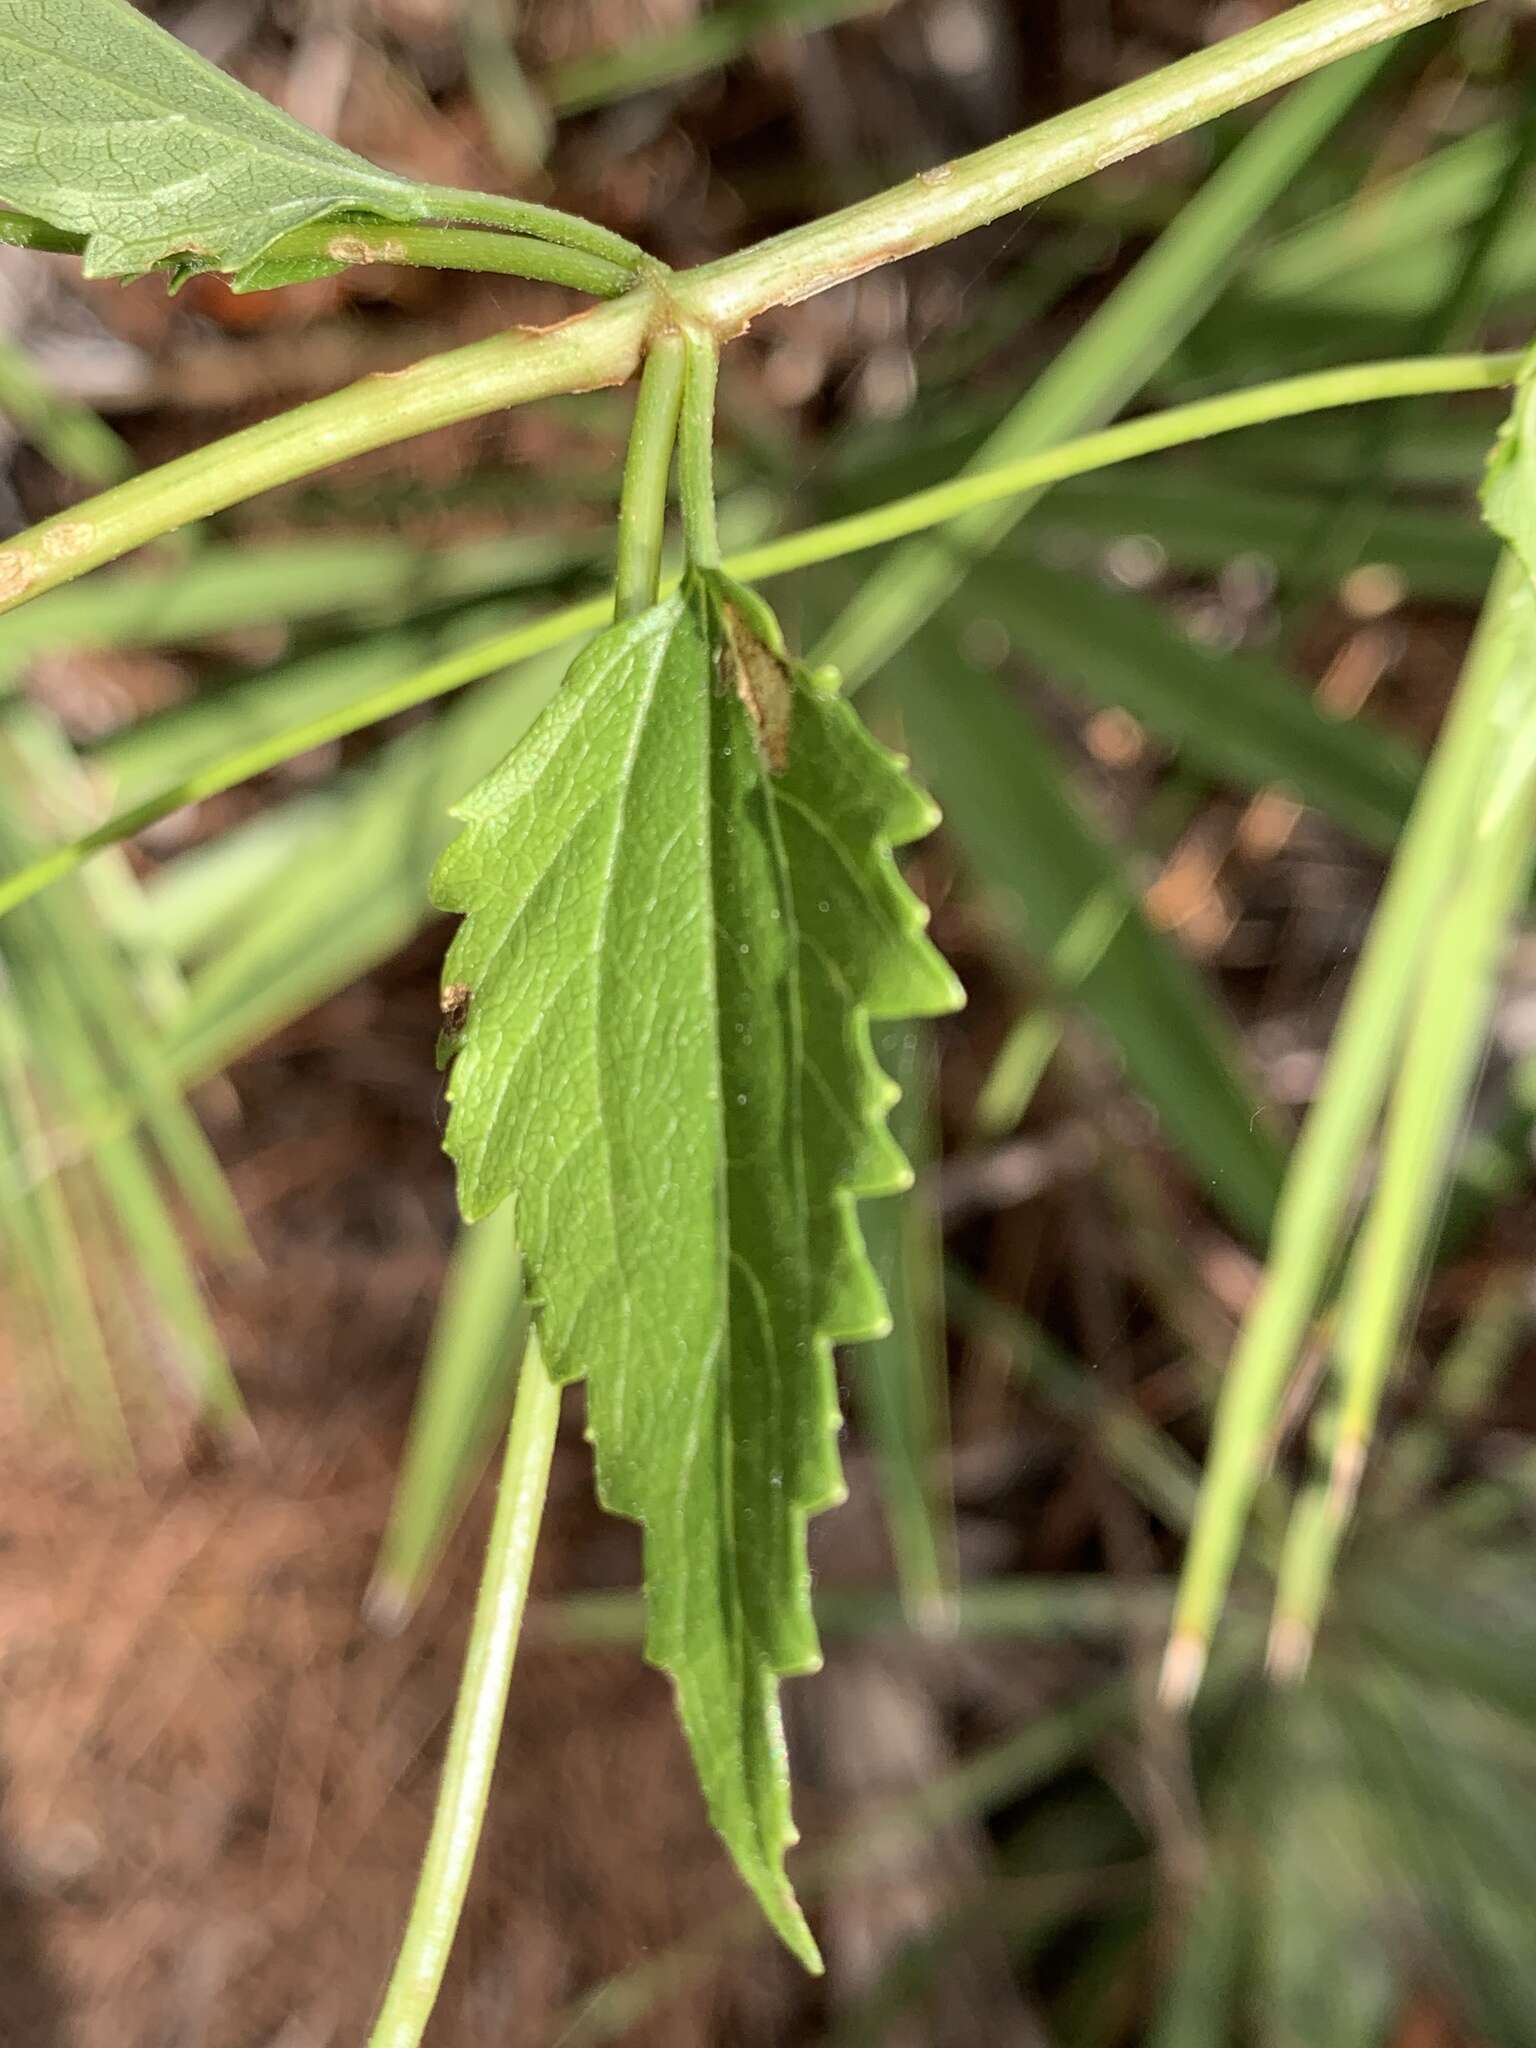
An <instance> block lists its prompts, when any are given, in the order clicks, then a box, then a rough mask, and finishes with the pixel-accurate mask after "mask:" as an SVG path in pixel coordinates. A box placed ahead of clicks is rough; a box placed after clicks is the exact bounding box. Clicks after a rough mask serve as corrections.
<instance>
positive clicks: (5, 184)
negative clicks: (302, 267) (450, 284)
mask: <svg viewBox="0 0 1536 2048" xmlns="http://www.w3.org/2000/svg"><path fill="white" fill-rule="evenodd" d="M0 195H3V196H4V197H5V198H6V199H7V200H9V201H10V202H11V204H12V205H14V206H20V207H24V208H25V209H26V210H27V211H29V212H31V213H35V214H37V215H38V216H39V218H41V219H42V220H45V221H48V222H49V223H50V224H51V225H52V226H54V227H59V228H67V229H70V230H71V231H73V232H74V233H77V234H84V235H86V236H87V237H88V240H87V242H86V245H85V255H84V267H85V272H86V275H87V276H88V277H132V276H136V275H137V274H138V273H140V272H141V271H145V270H148V269H150V268H151V267H152V266H153V265H154V264H156V263H159V262H161V261H163V260H164V259H166V258H167V257H184V258H188V259H190V263H189V265H185V266H183V267H184V268H187V267H190V268H192V269H214V270H229V271H234V272H236V273H239V272H241V271H243V270H245V269H246V267H247V266H248V265H252V264H254V263H255V262H256V260H257V258H258V257H260V256H261V254H262V252H263V250H265V249H267V248H268V247H270V245H271V244H272V243H273V242H275V241H276V240H277V239H278V237H279V236H280V235H283V234H285V233H287V232H288V230H289V229H291V228H297V227H302V226H303V225H304V224H305V223H306V222H307V221H313V220H320V219H322V218H324V217H326V216H330V215H336V214H340V213H353V214H359V213H360V214H365V215H368V216H370V217H372V218H375V219H383V220H393V221H415V220H423V219H426V218H429V217H430V215H431V212H432V195H431V194H430V193H429V192H427V191H426V190H425V189H424V188H422V187H419V186H415V185H413V184H411V183H410V182H409V181H408V180H407V179H404V178H398V177H394V176H392V175H391V174H390V173H389V172H388V171H381V170H378V169H376V168H375V166H374V165H372V164H370V163H365V162H364V160H363V159H362V158H361V157H358V156H354V155H353V154H352V152H351V151H350V150H346V149H342V148H340V147H339V146H338V145H337V144H336V143H334V142H329V141H327V140H326V138H325V137H324V136H322V135H316V134H314V133H312V132H311V131H310V130H309V129H307V128H304V127H301V126H300V124H299V123H298V122H297V121H293V120H290V119H289V117H288V116H287V115H286V114H284V113H282V112H280V111H279V109H278V108H276V107H274V106H271V105H269V104H268V102H267V101H266V100H264V99H261V98H259V97H258V96H257V94H255V93H253V92H250V91H248V90H247V89H246V87H245V86H243V85H239V84H237V83H236V81H235V80H234V79H232V78H228V77H226V76H225V75H224V73H223V72H220V71H216V70H215V69H214V68H213V66H212V65H210V64H207V63H205V62H204V61H203V59H202V58H201V57H199V56H197V55H196V54H195V52H193V51H192V50H189V49H188V48H186V46H185V45H184V44H182V43H179V42H177V41H176V39H175V37H174V36H170V35H167V34H166V32H165V31H164V29H161V28H157V27H156V26H155V24H154V23H153V22H151V21H149V20H147V19H146V18H145V17H144V16H143V15H142V14H140V13H139V12H138V10H137V9H136V8H134V7H131V6H129V5H128V4H127V0H0Z"/></svg>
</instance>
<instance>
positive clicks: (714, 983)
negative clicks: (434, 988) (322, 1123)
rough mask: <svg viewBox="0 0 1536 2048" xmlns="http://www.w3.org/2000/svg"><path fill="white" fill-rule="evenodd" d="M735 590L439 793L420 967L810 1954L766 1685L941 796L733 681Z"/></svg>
mask: <svg viewBox="0 0 1536 2048" xmlns="http://www.w3.org/2000/svg"><path fill="white" fill-rule="evenodd" d="M755 605H756V600H755V599H752V598H750V597H749V595H748V594H747V593H745V592H741V591H738V590H736V589H734V587H732V586H728V585H727V584H726V583H725V581H724V579H723V578H719V577H711V578H708V579H706V578H703V577H700V576H697V575H695V576H693V577H691V578H690V580H689V582H688V583H687V585H685V587H684V589H683V590H681V591H680V592H678V593H677V594H676V595H674V596H672V597H669V598H667V599H665V600H664V601H663V602H661V603H660V604H657V605H655V606H653V607H652V608H651V609H650V610H649V611H647V612H645V613H644V614H642V615H641V616H640V617H638V618H635V619H632V620H629V621H626V622H625V623H623V624H621V625H618V626H615V627H613V628H612V629H610V630H609V631H608V632H606V633H604V634H603V635H601V636H600V637H599V638H598V639H597V640H596V641H594V642H593V643H592V645H591V646H590V647H589V648H588V649H587V650H586V651H585V652H584V653H583V654H582V655H581V656H580V657H579V659H578V660H577V662H576V663H575V665H574V667H573V669H572V671H571V674H570V677H569V679H568V681H567V683H566V685H565V687H564V689H563V691H562V693H561V694H560V696H559V697H558V698H557V699H556V700H555V702H554V703H553V704H552V705H551V706H550V708H549V709H548V710H547V711H546V712H545V713H544V715H543V717H542V719H541V720H540V721H539V723H538V724H537V725H536V726H535V727H534V729H533V731H532V732H531V733H530V734H529V736H528V737H527V739H526V740H525V741H524V742H523V743H522V744H521V745H520V746H519V747H518V749H517V750H516V751H515V752H514V753H513V755H512V756H511V757H510V759H509V760H508V761H507V762H506V763H505V764H504V765H503V766H502V768H501V769H500V770H499V771H498V772H497V773H496V774H495V775H493V776H492V777H491V778H490V780H489V781H488V782H486V783H485V784H484V785H482V787H481V788H480V789H479V790H477V791H476V792H475V793H474V794H473V795H472V796H471V797H470V798H469V799H468V800H467V801H466V802H465V803H463V804H462V805H461V806H459V809H458V815H459V816H461V817H462V818H463V819H464V820H465V824H466V829H465V830H464V831H463V833H462V834H461V835H460V837H459V838H458V839H457V840H456V841H455V842H454V844H453V845H452V846H451V847H450V848H449V849H448V852H447V853H446V854H445V855H444V857H443V859H442V861H441V863H440V864H439V867H438V871H437V876H436V880H435V883H434V894H435V896H436V898H437V901H438V902H439V903H440V904H441V905H442V907H443V908H445V909H450V910H455V911H459V912H461V913H463V914H464V917H465V922H464V924H463V925H462V926H461V928H460V930H459V932H458V934H457V936H456V937H455V939H454V942H453V945H452V947H451V949H450V952H449V956H448V960H447V963H446V966H445V969H444V976H445V981H446V983H447V984H448V985H450V986H452V987H454V988H456V989H462V990H467V991H470V992H471V995H470V998H469V1007H468V1010H467V1013H466V1015H465V1019H464V1024H463V1031H462V1038H461V1041H460V1046H459V1050H458V1052H457V1056H456V1059H455V1062H454V1067H453V1073H452V1078H451V1085H450V1097H451V1100H452V1105H453V1107H452V1114H451V1116H450V1119H449V1125H448V1134H447V1149H448V1151H449V1152H450V1153H451V1154H452V1156H453V1158H454V1159H455V1161H456V1162H457V1165H458V1169H459V1195H460V1202H461V1205H462V1207H463V1209H464V1211H465V1214H466V1215H467V1216H469V1217H471V1218H474V1217H478V1216H483V1215H485V1214H486V1213H487V1212H488V1211H489V1210H491V1209H492V1208H494V1207H495V1206H496V1205H497V1204H498V1203H499V1202H500V1201H502V1200H503V1199H504V1198H505V1197H507V1196H509V1195H514V1196H515V1198H516V1202H517V1228H518V1235H519V1238H520V1240H521V1244H522V1248H523V1252H524V1256H525V1258H526V1260H527V1266H528V1273H529V1280H530V1292H531V1297H532V1299H533V1300H534V1301H535V1303H536V1305H537V1313H538V1315H539V1319H540V1325H541V1330H542V1334H543V1342H544V1350H545V1355H546V1358H547V1360H548V1363H549V1367H550V1370H551V1371H552V1372H554V1373H555V1375H556V1376H557V1377H558V1378H560V1379H563V1380H570V1379H575V1378H578V1377H581V1376H583V1375H584V1376H585V1377H586V1378H587V1381H588V1418H589V1432H590V1434H591V1437H592V1439H593V1442H594V1444H595V1446H596V1453H597V1470H598V1483H599V1488H600V1491H601V1495H602V1498H603V1501H604V1503H605V1505H607V1506H608V1507H610V1508H612V1509H614V1510H616V1511H617V1512H619V1513H621V1514H625V1515H629V1516H632V1517H634V1518H636V1519H637V1520H639V1521H641V1522H643V1523H644V1525H645V1532H646V1533H645V1553H646V1557H645V1562H646V1584H647V1588H648V1598H649V1626H648V1635H647V1654H648V1655H649V1656H650V1658H651V1660H652V1661H653V1662H655V1663H657V1664H659V1665H661V1666H662V1667H663V1668H665V1669H666V1670H667V1671H669V1672H670V1673H671V1674H672V1676H673V1678H674V1680H675V1682H676V1687H677V1695H678V1701H679V1708H680V1712H681V1715H682V1719H683V1723H684V1726H685V1729H686V1731H687V1734H688V1738H689V1742H690V1744H691V1746H692V1749H693V1753H694V1757H695V1761H696V1763H697V1766H698V1770H699V1775H700V1779H701V1781H702V1784H703V1787H704V1791H705V1795H706V1798H707V1800H708V1804H709V1808H710V1813H711V1816H712V1818H713V1820H714V1822H715V1825H716V1826H717V1828H718V1829H719V1830H720V1832H721V1834H722V1835H723V1836H724V1838H725V1840H726V1842H727V1844H728V1846H729V1847H730V1849H731V1851H732V1854H733V1855H734V1856H735V1858H736V1861H737V1864H738V1866H739V1868H740V1869H741V1871H742V1873H743V1875H744V1876H745V1878H746V1879H747V1881H748V1883H749V1884H750V1885H751V1886H752V1888H753V1890H754V1891H755V1892H756V1894H757V1896H758V1898H759V1899H760V1900H761V1902H762V1904H763V1906H764V1908H765V1910H766V1912H767V1913H768V1916H769V1918H770V1919H771V1920H772V1922H773V1924H774V1926H775V1927H776V1928H777V1929H778V1931H779V1933H780V1934H781V1935H782V1936H783V1937H784V1939H785V1940H786V1942H787V1943H788V1944H789V1945H790V1947H791V1948H793V1949H794V1950H795V1951H796V1953H797V1954H799V1955H800V1956H801V1957H802V1958H803V1959H804V1960H806V1961H807V1962H808V1963H810V1964H812V1965H813V1966H814V1965H815V1964H816V1961H817V1957H816V1950H815V1945H814V1943H813V1942H812V1940H811V1936H810V1933H809V1931H808V1929H807V1928H806V1926H805V1923H804V1921H803V1919H802V1918H801V1915H800V1911H799V1908H798V1906H797V1905H796V1903H795V1899H794V1895H793V1893H792V1891H791V1889H790V1887H789V1883H788V1880H787V1878H786V1876H785V1873H784V1851H785V1849H786V1847H787V1846H788V1845H789V1843H791V1842H792V1841H793V1840H794V1830H793V1825H792V1822H791V1819H790V1810H789V1790H788V1777H787V1770H786V1764H785V1755H784V1740H783V1733H782V1727H781V1722H780V1716H779V1704H778V1685H777V1680H778V1678H779V1676H780V1675H781V1674H785V1673H790V1672H797V1671H804V1670H807V1669H810V1668H813V1667H814V1665H815V1663H816V1662H817V1658H818V1650H817V1643H816V1635H815V1629H814V1626H813V1622H812V1617H811V1610H810V1598H809V1571H808V1566H807V1562H806V1553H805V1525H806V1520H807V1517H808V1516H809V1515H811V1514H814V1513H815V1512H817V1511H818V1510H819V1509H821V1508H824V1507H827V1506H828V1505H830V1504H831V1503H832V1502H834V1501H835V1500H837V1499H838V1498H839V1497H840V1495H841V1491H842V1482H841V1473H840V1468H839V1464H838V1459H837V1452H836V1445H835V1435H836V1430H837V1426H838V1419H839V1418H838V1413H837V1401H836V1389H835V1384H834V1379H833V1370H832V1356H831V1345H832V1344H833V1343H834V1342H836V1341H843V1340H852V1339H856V1338H867V1337H870V1336H873V1335H878V1334H880V1333H881V1332H882V1331H883V1330H884V1329H885V1327H886V1323H887V1318H886V1311H885V1304H884V1301H883V1299H882V1297H881V1294H880V1290H879V1288H878V1286H877V1285H876V1282H875V1280H874V1276H873V1274H872V1272H871V1271H870V1268H869V1266H868V1264H867V1262H866V1260H865V1257H864V1252H863V1245H862V1241H861V1239H860V1236H859V1231H858V1225H857V1219H856V1216H855V1212H854V1197H855V1196H857V1195H874V1194H882V1193H888V1192H892V1191H894V1190H896V1189H898V1188H900V1187H902V1186H904V1185H905V1184H906V1183H907V1181H908V1180H909V1179H910V1174H909V1171H908V1169H907V1167H906V1163H905V1161H904V1160H903V1159H902V1157H901V1155H900V1153H899V1151H898V1150H897V1149H896V1147H895V1145H894V1144H893V1143H892V1141H891V1139H890V1138H889V1136H888V1134H887V1132H886V1130H885V1126H884V1115H885V1111H886V1110H887V1109H888V1108H889V1106H890V1103H891V1101H892V1099H893V1098H894V1094H895V1090H894V1088H893V1086H892V1084H891V1083H890V1082H889V1081H888V1080H887V1079H886V1077H885V1076H884V1075H883V1074H882V1073H881V1071H880V1069H879V1068H878V1066H877V1065H876V1063H875V1060H874V1057H873V1053H872V1051H871V1049H870V1042H869V1020H870V1018H871V1017H896V1016H901V1017H906V1016H915V1015H937V1014H939V1013H941V1012H944V1011H947V1010H950V1009H953V1008H955V1007H956V1006H957V1004H958V1002H959V1000H960V993H959V989H958V986H957V984H956V983H955V981H954V978H953V976H952V975H951V974H950V972H949V970H948V968H947V967H946V966H945V965H944V963H943V961H942V960H941V958H940V957H939V955H938V954H937V953H936V952H935V951H934V950H933V948H932V947H931V945H930V944H929V943H928V941H927V939H926V938H925V937H924V936H923V931H922V925H923V911H922V908H921V906H920V905H919V904H918V902H917V901H916V899H915V898H914V897H913V896H912V895H911V894H910V893H909V892H908V890H907V889H906V887H905V885H904V883H903V882H902V880H901V878H900V876H899V874H898V872H897V869H896V865H895V861H894V859H893V857H892V853H891V848H892V847H893V846H895V845H899V844H902V843H903V842H905V841H908V840H911V839H914V838H916V837H918V836H920V835H921V834H923V833H925V832H927V831H928V830H929V829H930V828H931V827H932V825H933V824H934V822H935V818H936V813H935V811H934V809H933V806H932V805H931V804H930V802H929V801H928V799H927V798H926V797H924V796H923V795H921V794H920V793H919V792H918V791H917V790H916V789H915V787H914V786H913V785H912V784H911V783H910V782H909V781H908V780H907V779H906V777H905V775H904V774H903V772H902V768H901V764H900V763H899V762H898V760H897V759H896V757H895V756H893V755H891V754H889V753H887V752H886V751H885V750H884V749H883V748H882V747H880V746H879V745H877V743H876V742H875V741H874V740H873V739H872V738H871V737H870V736H869V734H868V733H867V732H866V731H865V730H864V728H863V726H862V725H861V724H860V723H859V721H858V720H857V718H856V717H855V715H854V713H853V711H852V710H851V708H850V707H849V706H848V705H847V704H846V703H845V702H844V701H843V700H842V699H841V698H839V697H836V696H833V695H829V694H827V693H826V692H824V691H822V690H821V689H820V688H819V687H818V686H817V685H816V684H814V683H812V682H811V681H810V680H809V679H808V678H807V677H806V676H805V675H804V673H803V672H800V671H793V670H791V669H790V667H789V666H788V664H787V663H784V662H783V661H782V651H781V649H778V648H777V647H774V646H771V645H768V646H759V647H758V648H757V649H756V650H755V653H754V656H753V660H754V663H755V664H756V667H757V670H758V680H757V684H756V686H754V685H753V684H752V681H751V678H749V677H745V676H744V675H743V674H742V673H740V672H739V671H736V669H735V664H736V662H737V660H738V657H739V652H740V648H741V644H742V635H743V633H744V632H746V631H747V630H748V628H747V626H746V625H745V623H744V622H745V620H746V619H749V618H751V617H753V616H754V615H755V614H754V613H753V610H752V607H754V606H755ZM756 615H757V616H761V614H760V613H759V614H756ZM764 632H765V634H766V635H768V636H771V637H772V638H773V639H776V629H775V628H773V627H772V626H771V621H770V622H769V623H768V624H767V625H766V626H765V628H764ZM764 658H767V659H770V660H771V661H773V662H776V663H778V666H779V668H780V670H781V671H782V677H783V680H784V683H785V685H786V688H787V691H788V696H789V729H788V733H787V736H786V734H785V733H784V731H783V730H782V723H783V722H782V720H778V721H777V722H776V723H775V726H774V728H773V733H772V736H771V737H772V746H773V757H774V758H775V759H777V760H782V762H783V766H782V772H774V770H773V768H772V767H771V766H770V764H769V757H768V752H767V746H766V745H765V744H764V743H765V742H766V741H767V740H768V739H769V737H770V736H769V734H768V733H767V732H765V728H764V724H763V712H762V704H761V695H762V689H761V684H762V680H763V676H764V674H766V670H764V669H763V666H762V662H763V659H764ZM786 737H787V754H786V753H785V752H784V750H783V743H784V741H785V739H786Z"/></svg>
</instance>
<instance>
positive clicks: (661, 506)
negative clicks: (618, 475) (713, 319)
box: [613, 332, 686, 619]
mask: <svg viewBox="0 0 1536 2048" xmlns="http://www.w3.org/2000/svg"><path fill="white" fill-rule="evenodd" d="M685 355H686V352H685V349H684V344H683V338H682V336H681V335H680V334H677V333H671V332H668V333H661V334H657V335H654V336H653V337H652V339H651V342H650V345H649V346H648V348H647V350H646V355H645V368H644V369H643V370H642V371H641V373H640V394H639V397H638V398H637V399H636V400H635V420H634V425H633V426H632V427H631V428H630V433H629V451H628V453H627V454H626V456H625V458H624V483H623V487H622V489H621V491H620V495H619V555H618V564H617V567H616V570H615V574H614V583H615V590H614V609H613V615H614V617H615V619H631V618H633V617H634V616H635V614H636V613H637V612H643V611H644V610H645V609H646V608H647V606H649V605H653V604H654V603H655V602H656V593H657V591H658V590H659V589H660V587H661V550H662V543H663V541H664V540H665V538H666V522H667V478H668V476H669V475H670V474H671V470H672V449H673V446H674V444H675V442H676V440H677V420H678V413H679V411H680V409H681V406H682V402H683V376H684V365H685Z"/></svg>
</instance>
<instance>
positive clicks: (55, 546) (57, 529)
mask: <svg viewBox="0 0 1536 2048" xmlns="http://www.w3.org/2000/svg"><path fill="white" fill-rule="evenodd" d="M95 538H96V529H95V527H94V526H92V525H91V523H90V521H89V520H86V519H66V520H65V521H64V522H63V524H62V525H60V526H50V527H48V528H47V529H46V530H45V531H44V532H43V534H42V535H41V536H40V537H39V540H38V552H39V554H41V556H42V558H43V560H44V561H45V562H72V561H73V560H74V559H75V557H76V555H83V554H84V553H85V551H86V549H87V548H88V547H89V546H90V545H91V543H92V541H94V540H95Z"/></svg>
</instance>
